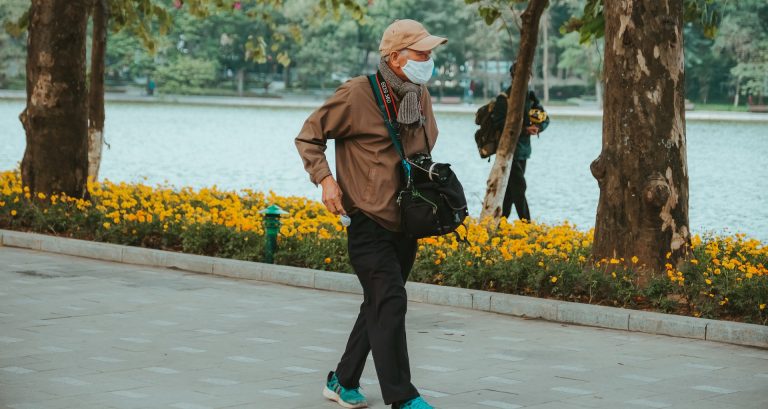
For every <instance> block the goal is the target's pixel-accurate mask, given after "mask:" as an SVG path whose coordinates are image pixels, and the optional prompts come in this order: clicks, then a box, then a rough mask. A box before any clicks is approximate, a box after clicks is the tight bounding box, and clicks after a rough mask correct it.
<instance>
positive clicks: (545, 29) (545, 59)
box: [541, 12, 549, 104]
mask: <svg viewBox="0 0 768 409" xmlns="http://www.w3.org/2000/svg"><path fill="white" fill-rule="evenodd" d="M541 25H542V29H541V31H542V33H543V34H544V38H543V39H542V43H543V45H544V55H542V62H541V79H542V80H543V82H544V103H545V104H546V103H548V102H549V12H545V13H544V17H543V18H542V22H541Z"/></svg>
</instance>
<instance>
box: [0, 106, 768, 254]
mask: <svg viewBox="0 0 768 409" xmlns="http://www.w3.org/2000/svg"><path fill="white" fill-rule="evenodd" d="M22 109H23V103H22V102H10V101H0V169H3V170H4V169H11V168H14V167H16V166H17V165H18V162H19V161H20V160H21V158H22V155H23V153H24V144H25V138H24V131H23V129H22V127H21V124H20V123H19V121H18V114H19V113H20V112H21V110H22ZM106 111H107V112H106V114H107V122H106V130H105V134H106V140H107V142H108V143H109V144H110V146H111V148H110V149H107V150H105V152H104V157H103V162H102V167H101V169H102V170H101V177H103V178H108V179H110V180H112V181H129V182H135V181H143V180H144V178H146V183H150V184H156V183H164V182H166V181H167V183H170V184H173V185H176V186H193V187H196V188H200V187H204V186H210V185H217V186H219V187H220V188H225V189H234V190H237V189H242V188H252V189H257V190H264V191H267V190H273V191H275V192H276V193H278V194H281V195H300V196H306V197H310V198H313V199H319V198H320V193H321V192H320V189H319V188H315V186H314V185H312V184H311V183H310V182H309V179H308V177H307V175H306V173H305V172H304V169H303V167H302V164H301V160H300V159H299V156H298V154H297V153H296V149H295V147H294V144H293V138H294V137H295V136H296V134H297V133H298V131H299V129H301V126H302V124H303V122H304V119H306V117H307V116H308V115H309V113H310V110H309V109H267V108H236V107H201V106H184V105H156V104H110V105H108V106H107V110H106ZM473 119H474V118H473V117H472V116H471V115H467V114H439V115H438V116H437V122H438V126H439V128H440V138H439V140H438V143H437V146H436V147H435V150H434V152H433V153H434V156H435V158H436V159H438V160H439V161H442V162H449V163H451V164H453V168H454V170H455V171H456V172H457V174H458V175H459V177H460V179H461V181H462V183H463V184H464V187H465V190H466V192H467V196H468V200H469V201H470V211H471V213H473V214H475V215H477V214H478V213H479V211H480V207H481V204H482V198H483V195H484V191H485V184H486V180H487V177H488V173H489V171H490V168H491V163H489V162H488V161H487V160H481V159H480V158H479V156H478V155H477V151H476V148H475V144H474V139H473V135H474V130H475V125H474V122H473ZM687 137H688V169H689V173H690V223H691V226H692V230H693V231H694V232H698V233H704V232H707V231H715V232H728V233H736V232H742V233H746V234H747V235H749V236H752V237H756V238H758V239H761V240H763V241H766V242H768V200H767V199H768V170H766V169H767V166H766V165H768V125H765V124H755V123H709V122H689V123H688V129H687ZM532 143H533V155H532V157H531V160H530V161H529V162H528V168H527V172H526V179H527V180H528V201H529V204H530V208H531V214H532V217H533V218H534V219H535V220H537V221H541V222H547V223H559V222H561V221H563V220H569V221H571V222H573V223H575V224H576V225H578V226H579V227H582V228H589V227H591V226H593V225H594V222H595V212H596V208H597V201H598V196H599V190H598V188H597V183H596V181H595V180H594V178H593V177H592V175H591V173H590V171H589V164H590V163H591V162H592V160H593V159H595V158H596V157H597V155H598V154H599V153H600V143H601V122H600V121H599V120H596V119H592V120H577V119H566V118H562V119H558V118H557V117H553V118H552V123H551V125H550V127H549V128H548V129H547V131H546V132H544V133H543V134H542V136H541V137H540V138H534V139H533V141H532ZM327 153H328V157H329V159H330V161H331V163H332V166H333V157H334V156H333V148H332V144H330V146H329V149H328V151H327Z"/></svg>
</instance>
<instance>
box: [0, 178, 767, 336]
mask: <svg viewBox="0 0 768 409" xmlns="http://www.w3.org/2000/svg"><path fill="white" fill-rule="evenodd" d="M89 192H90V200H83V199H75V198H70V197H66V196H63V195H54V196H50V197H46V196H45V195H43V194H39V195H36V196H33V195H31V194H30V193H29V190H28V189H26V188H24V187H22V185H21V181H20V177H19V174H18V172H2V173H0V228H6V229H13V230H25V231H34V232H39V233H46V234H53V235H59V236H66V237H74V238H80V239H86V240H96V241H103V242H109V243H117V244H126V245H132V246H142V247H150V248H159V249H166V250H175V251H184V252H189V253H195V254H204V255H209V256H216V257H227V258H236V259H242V260H252V261H260V260H261V259H262V256H263V245H264V229H263V226H262V221H263V219H262V215H261V214H259V211H260V210H262V209H264V208H266V207H267V206H268V205H270V204H277V205H278V206H280V207H282V208H283V209H285V210H286V211H288V212H289V213H290V214H289V215H287V216H285V217H284V218H283V219H282V220H283V226H282V228H281V235H280V237H279V251H278V252H277V254H276V258H275V262H276V263H279V264H285V265H292V266H299V267H308V268H316V269H324V270H331V271H342V272H351V268H350V266H349V261H348V258H347V254H346V234H345V233H344V230H343V228H342V226H341V225H340V223H339V221H338V219H337V218H336V217H335V216H333V215H332V214H330V213H328V212H327V211H326V210H325V207H324V206H323V205H322V204H320V203H318V202H315V201H311V200H308V199H306V198H301V197H281V196H277V195H275V194H274V193H269V194H265V193H261V192H254V191H251V190H242V191H240V192H231V191H221V190H219V189H217V188H216V187H213V188H208V189H201V190H193V189H190V188H183V189H174V188H172V187H169V186H157V187H150V186H146V185H143V184H126V183H119V184H115V183H111V182H108V181H106V182H104V183H99V184H90V185H89ZM460 233H461V235H462V236H466V238H467V242H463V241H459V240H457V238H456V237H455V236H453V235H449V236H442V237H437V238H428V239H423V240H421V241H420V243H419V254H418V257H417V260H416V265H415V266H414V270H413V273H412V274H411V279H412V280H415V281H421V282H427V283H434V284H439V285H447V286H457V287H466V288H475V289H482V290H488V291H498V292H507V293H514V294H522V295H530V296H536V297H545V298H553V299H560V300H566V301H576V302H584V303H591V304H601V305H611V306H619V307H627V308H637V309H646V310H655V311H661V312H670V313H676V314H683V315H692V316H697V317H698V316H701V317H709V318H717V319H729V320H737V321H743V322H752V323H759V324H763V325H766V324H768V309H766V303H768V268H766V265H768V246H765V245H763V244H762V243H760V242H759V241H757V240H753V239H747V238H746V237H744V236H743V235H738V234H737V235H735V236H727V237H716V236H712V235H707V236H705V237H703V238H702V237H699V236H695V237H694V239H693V243H692V247H693V248H692V250H693V251H692V256H691V258H690V259H689V260H687V261H685V262H682V263H680V264H679V265H677V266H673V265H671V264H667V271H666V274H659V275H657V276H654V277H652V279H651V280H650V282H649V283H648V285H647V286H645V287H643V288H640V287H639V286H638V280H637V273H636V267H637V264H636V263H637V259H636V258H633V259H632V260H627V261H625V260H623V259H621V260H616V259H611V260H599V261H597V262H595V261H594V260H591V258H590V253H591V247H592V232H591V231H587V232H585V231H580V230H578V229H576V228H575V227H574V226H573V225H571V224H569V223H568V222H565V223H562V224H560V225H556V226H550V225H545V224H537V223H521V222H519V221H515V222H513V223H507V222H506V221H504V220H503V221H502V222H501V225H500V226H499V227H498V228H497V229H492V228H491V226H489V225H488V224H487V223H484V222H478V221H476V220H470V221H469V223H468V227H467V228H466V229H464V228H462V229H460Z"/></svg>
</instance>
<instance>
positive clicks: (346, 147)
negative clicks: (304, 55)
mask: <svg viewBox="0 0 768 409" xmlns="http://www.w3.org/2000/svg"><path fill="white" fill-rule="evenodd" d="M421 95H422V99H421V105H422V109H423V111H424V116H425V117H426V123H425V124H424V127H413V128H412V127H407V128H406V127H404V126H401V127H400V137H401V138H402V140H403V146H404V149H405V153H406V156H410V155H413V154H415V153H418V152H425V151H427V147H426V146H425V144H426V142H425V138H424V132H426V134H427V138H428V139H429V144H430V150H431V147H433V146H434V145H435V141H436V140H437V123H436V122H435V118H434V115H433V113H432V101H431V99H430V96H429V92H427V89H426V87H422V94H421ZM328 139H334V140H335V143H336V179H337V181H338V183H339V187H340V188H341V191H342V194H343V197H342V203H343V205H344V209H345V210H346V211H347V213H354V212H356V211H361V212H363V213H365V214H366V215H367V216H368V217H370V218H372V219H373V220H375V221H376V222H378V223H379V224H380V225H381V226H382V227H384V228H386V229H388V230H391V231H400V230H401V227H400V213H399V209H398V206H397V193H398V192H399V191H400V189H401V188H402V187H401V180H400V169H399V167H400V166H401V165H400V156H399V155H398V153H397V150H395V146H394V145H393V144H392V140H391V138H390V136H389V133H388V132H387V127H386V125H385V124H384V119H383V117H382V114H381V111H380V110H379V106H378V105H377V104H376V100H375V98H374V96H373V92H372V91H371V86H370V85H369V82H368V78H367V77H365V76H361V77H356V78H353V79H351V80H349V81H347V82H346V83H345V84H343V85H342V86H341V87H339V89H337V90H336V93H334V94H333V95H332V96H331V97H330V98H329V99H328V100H327V101H325V103H324V104H323V106H321V107H320V108H318V109H317V110H316V111H315V112H313V113H312V115H310V116H309V118H308V119H307V121H306V122H305V123H304V127H303V128H302V129H301V132H299V136H297V137H296V148H297V149H298V150H299V155H300V156H301V159H302V160H303V161H304V168H305V169H306V170H307V173H309V178H310V180H311V181H312V183H314V184H315V185H317V184H319V183H320V181H322V180H323V179H324V178H325V177H326V176H328V175H331V170H330V167H329V166H328V161H327V160H326V158H325V148H326V143H327V141H328Z"/></svg>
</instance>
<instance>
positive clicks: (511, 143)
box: [480, 0, 549, 221]
mask: <svg viewBox="0 0 768 409" xmlns="http://www.w3.org/2000/svg"><path fill="white" fill-rule="evenodd" d="M548 4H549V0H531V1H530V2H528V7H526V9H525V11H524V12H523V14H522V16H521V19H522V29H521V33H520V50H519V51H518V53H517V65H516V66H515V75H514V78H513V80H512V92H510V94H509V100H508V101H509V103H508V104H507V107H508V108H507V120H506V122H505V123H504V130H503V131H502V132H501V140H500V141H499V146H498V148H497V149H496V159H495V160H494V162H493V167H492V168H491V174H490V176H488V190H487V191H486V194H485V200H484V201H483V211H482V213H480V218H481V219H484V218H486V217H492V218H493V219H494V220H496V221H498V220H499V219H500V218H501V211H502V209H501V206H502V204H503V201H504V192H505V191H506V186H507V183H509V170H510V166H511V164H512V159H513V158H514V156H515V147H516V146H517V140H518V138H519V137H520V131H521V130H522V127H523V110H524V108H525V99H526V93H527V92H528V77H529V76H530V72H531V64H533V56H534V54H535V52H536V41H537V38H538V33H539V20H540V19H541V14H542V13H543V12H544V9H546V8H547V5H548Z"/></svg>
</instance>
